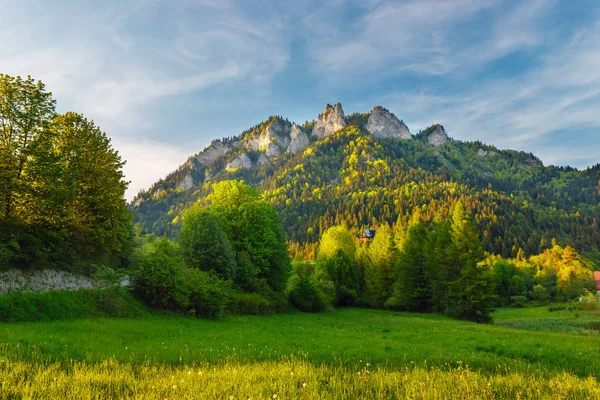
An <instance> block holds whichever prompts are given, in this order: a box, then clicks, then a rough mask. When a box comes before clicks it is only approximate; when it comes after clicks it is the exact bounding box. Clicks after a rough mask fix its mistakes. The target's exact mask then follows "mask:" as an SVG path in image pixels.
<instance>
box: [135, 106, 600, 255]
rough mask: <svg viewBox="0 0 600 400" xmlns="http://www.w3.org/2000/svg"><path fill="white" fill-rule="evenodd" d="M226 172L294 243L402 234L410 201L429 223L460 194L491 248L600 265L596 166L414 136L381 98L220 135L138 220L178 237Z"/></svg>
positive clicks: (599, 170)
mask: <svg viewBox="0 0 600 400" xmlns="http://www.w3.org/2000/svg"><path fill="white" fill-rule="evenodd" d="M224 179H242V180H244V181H245V182H246V183H248V184H250V185H253V186H255V187H257V188H258V189H259V190H261V191H262V192H263V194H264V196H265V198H266V199H267V200H268V201H270V202H271V203H272V204H273V205H274V206H275V207H276V209H277V211H278V212H279V215H280V217H281V220H282V222H283V224H284V228H285V230H286V234H287V237H288V240H290V242H291V243H292V248H293V249H294V251H296V250H298V249H300V250H302V249H303V248H305V246H306V245H307V244H310V243H314V242H316V241H318V239H319V237H320V235H321V233H322V232H324V230H325V229H327V228H328V227H329V226H332V225H336V224H341V223H345V224H346V225H348V226H349V227H350V228H352V229H353V230H354V231H355V232H356V233H357V234H358V232H359V231H360V229H364V228H370V227H376V226H378V225H379V224H381V223H384V222H387V223H389V224H390V225H394V228H395V229H396V230H397V231H398V232H402V231H403V229H404V228H405V227H406V225H407V223H408V221H409V220H410V215H411V214H412V212H413V210H414V209H415V208H416V207H419V208H420V209H421V213H422V215H423V218H424V220H425V221H426V222H431V221H433V220H435V219H436V218H440V217H445V216H447V215H448V213H449V212H450V210H451V209H452V207H453V205H454V204H455V203H456V201H458V200H459V199H462V200H463V202H464V203H465V205H466V207H467V208H468V209H469V210H470V211H471V212H472V213H473V214H474V217H475V221H476V223H477V225H478V228H479V230H480V234H481V237H482V239H483V241H484V246H485V249H486V250H487V251H489V252H491V253H496V254H502V255H503V256H512V257H514V256H516V255H517V253H518V252H519V249H523V250H524V252H525V254H526V255H529V254H537V253H539V252H540V251H542V250H543V249H545V248H548V247H550V246H551V245H552V243H553V241H556V242H558V243H560V244H563V245H571V246H573V247H575V248H576V249H577V250H579V251H580V252H583V253H584V254H585V255H586V256H587V257H588V258H590V259H592V260H594V261H595V262H597V263H598V262H600V249H599V247H600V225H599V220H600V218H599V217H600V206H599V205H600V166H599V165H596V166H594V167H592V168H588V169H586V170H581V171H580V170H577V169H574V168H570V167H555V166H544V165H543V163H542V162H541V161H540V160H539V159H538V158H536V157H535V156H534V155H533V154H531V153H524V152H518V151H513V150H500V149H497V148H495V147H494V146H490V145H486V144H484V143H482V142H479V141H476V142H462V141H459V140H454V139H452V138H451V137H449V136H448V134H447V132H446V130H445V129H444V127H443V126H441V125H433V126H431V127H429V128H427V129H425V130H423V131H420V132H418V133H417V134H415V135H412V134H411V133H410V130H409V129H408V127H407V126H406V124H404V122H403V121H402V120H400V119H398V118H397V117H396V116H395V115H394V114H393V113H391V112H389V111H388V110H386V109H385V108H383V107H380V106H376V107H375V108H373V110H371V111H370V112H369V113H354V114H350V115H348V116H346V115H345V114H344V111H343V108H342V105H341V104H339V103H337V104H335V105H333V106H331V105H329V104H328V105H327V106H326V107H325V110H324V111H323V113H322V114H320V115H319V116H318V118H317V119H316V120H314V121H311V122H307V123H305V124H303V125H298V124H296V123H292V122H290V121H288V120H286V119H283V118H281V117H278V116H273V117H270V118H269V119H267V120H265V121H264V122H262V123H261V124H259V125H256V126H254V127H253V128H251V129H248V130H247V131H245V132H242V133H241V134H239V135H237V136H235V137H232V138H224V139H221V140H215V141H213V142H212V143H211V144H210V146H208V147H207V148H206V149H204V150H203V151H201V152H200V153H198V154H196V155H194V156H192V157H190V158H189V159H188V160H187V162H185V163H184V164H183V165H181V166H180V167H179V168H178V169H177V170H176V171H174V172H173V173H171V174H169V175H168V176H167V177H166V178H165V179H161V180H159V181H158V182H156V183H155V184H154V185H152V187H151V188H150V189H149V190H147V191H145V192H141V193H139V194H138V196H137V197H136V198H135V199H134V201H133V202H132V203H131V205H130V209H131V210H132V211H133V212H134V214H135V216H134V222H135V223H137V224H139V225H140V227H141V228H142V229H143V230H145V231H148V232H154V233H156V234H158V235H163V234H167V235H169V236H176V235H177V231H178V230H179V227H180V221H181V219H180V215H181V214H182V212H183V211H185V209H187V208H189V207H190V206H191V205H192V204H195V203H197V202H200V203H202V202H203V199H204V197H205V196H206V194H207V193H208V192H209V191H210V184H211V183H212V182H216V181H220V180H224Z"/></svg>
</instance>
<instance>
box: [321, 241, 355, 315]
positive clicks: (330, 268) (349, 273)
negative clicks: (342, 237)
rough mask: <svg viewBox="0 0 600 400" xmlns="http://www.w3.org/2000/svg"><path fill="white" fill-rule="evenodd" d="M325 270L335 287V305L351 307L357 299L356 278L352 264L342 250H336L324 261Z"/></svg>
mask: <svg viewBox="0 0 600 400" xmlns="http://www.w3.org/2000/svg"><path fill="white" fill-rule="evenodd" d="M325 269H326V270H327V273H328V275H329V277H330V278H331V280H332V281H333V284H334V285H335V294H336V296H335V297H336V305H339V306H351V305H354V304H356V301H357V299H358V277H357V276H356V270H355V268H354V263H353V262H352V261H350V258H348V256H347V255H346V253H345V252H344V250H342V249H341V248H340V249H337V251H336V252H335V254H334V255H333V257H331V258H330V259H328V260H327V261H325Z"/></svg>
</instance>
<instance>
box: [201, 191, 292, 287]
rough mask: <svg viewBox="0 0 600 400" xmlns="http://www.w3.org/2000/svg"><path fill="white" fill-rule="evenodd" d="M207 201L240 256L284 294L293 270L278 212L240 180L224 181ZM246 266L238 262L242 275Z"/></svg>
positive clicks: (267, 282) (268, 282)
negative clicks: (243, 255) (246, 258)
mask: <svg viewBox="0 0 600 400" xmlns="http://www.w3.org/2000/svg"><path fill="white" fill-rule="evenodd" d="M207 200H208V201H209V202H210V205H209V206H208V208H207V210H208V212H210V213H211V214H213V215H215V216H216V217H217V218H218V219H219V221H220V223H221V225H222V226H223V227H224V228H225V231H226V232H227V236H228V237H229V240H230V242H231V244H232V246H233V248H234V249H235V251H236V252H237V253H238V254H240V253H244V254H246V255H247V256H248V259H249V261H250V264H251V265H252V267H250V265H248V264H246V267H247V268H249V269H252V270H254V268H256V271H257V275H256V278H257V279H264V281H265V282H266V284H267V285H268V286H269V287H270V288H271V289H273V290H274V291H275V292H283V291H284V290H285V286H286V283H287V279H288V275H289V271H290V265H291V261H290V257H289V252H288V249H287V243H286V240H285V237H284V234H283V229H282V227H281V222H280V221H279V217H278V215H277V212H276V211H275V210H274V209H273V207H272V206H271V205H269V204H268V203H267V202H265V201H264V200H262V199H261V198H260V196H259V194H258V192H257V191H256V190H255V189H253V188H251V187H250V186H248V185H246V184H244V183H243V182H238V181H223V182H219V183H215V184H214V185H213V193H211V194H210V195H209V196H208V198H207ZM243 266H244V264H242V263H239V262H238V272H240V273H241V274H242V275H244V274H245V273H246V272H243V271H240V269H241V268H242V267H243Z"/></svg>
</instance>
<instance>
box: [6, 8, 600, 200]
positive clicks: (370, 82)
mask: <svg viewBox="0 0 600 400" xmlns="http://www.w3.org/2000/svg"><path fill="white" fill-rule="evenodd" d="M0 43H2V50H1V51H0V72H1V73H7V74H10V75H22V76H25V75H28V74H29V75H32V76H33V77H34V78H36V79H40V80H42V81H43V82H44V83H45V84H46V86H47V88H48V90H49V91H51V92H52V93H53V95H54V98H55V99H56V100H57V102H58V110H59V111H61V112H64V111H68V110H72V111H78V112H82V113H84V114H85V115H86V116H87V117H88V118H90V119H93V120H95V121H96V123H97V124H98V125H99V126H100V127H101V128H102V129H103V130H104V131H106V132H107V134H108V135H109V136H110V137H111V138H112V140H113V145H114V147H115V148H116V149H117V150H118V151H119V152H120V153H121V155H122V156H123V157H124V158H125V159H126V160H127V161H128V163H127V166H126V170H125V172H126V174H127V178H128V179H129V180H130V181H131V184H130V189H129V192H128V198H129V199H131V198H132V197H133V196H134V195H135V194H136V193H137V192H138V191H139V190H140V189H143V188H147V187H149V186H150V185H151V184H152V183H153V182H154V181H156V180H157V179H158V178H161V177H164V176H165V175H166V174H167V173H168V172H170V171H172V170H173V169H175V168H176V167H177V166H178V165H180V164H182V163H183V162H184V161H185V160H186V158H187V157H188V156H189V155H191V154H194V153H196V152H198V151H200V150H202V149H203V148H204V147H205V146H206V145H208V144H209V143H210V141H211V139H213V138H220V137H223V136H233V135H235V134H237V133H239V132H241V131H242V130H244V129H246V128H248V127H250V126H252V125H255V124H257V123H259V122H260V121H262V120H264V119H265V118H267V117H268V116H269V115H274V114H275V115H282V116H284V117H287V118H289V119H290V120H293V121H297V122H300V123H302V122H304V121H306V120H312V119H314V118H315V117H316V116H317V115H318V113H319V112H321V111H322V110H323V107H324V105H325V104H326V103H328V102H329V103H332V104H333V103H334V102H337V101H339V102H341V103H342V105H343V106H344V110H345V112H346V113H350V112H353V111H361V112H364V111H368V110H370V109H371V108H372V107H373V106H374V105H376V104H380V105H383V106H385V107H386V108H388V109H390V110H391V111H392V112H394V113H395V114H396V115H397V116H398V117H400V118H402V119H404V121H405V122H406V123H407V125H408V126H409V128H410V129H411V131H412V132H413V133H416V132H418V131H419V129H423V128H425V127H427V126H429V125H431V124H432V123H442V124H443V125H444V126H445V127H446V129H447V131H448V132H449V133H450V135H451V136H453V137H454V138H456V139H461V140H474V139H480V140H482V141H484V142H486V143H490V144H494V145H496V146H498V147H500V148H513V149H519V150H525V151H528V152H533V153H535V154H536V155H538V156H539V157H540V158H541V159H542V160H543V161H544V163H545V164H555V165H572V166H576V167H579V168H585V167H587V166H590V165H593V164H596V163H598V162H600V2H598V1H597V0H526V1H515V0H406V1H384V0H370V1H369V0H363V1H358V0H331V1H324V0H315V1H312V0H295V1H284V0H243V1H228V0H170V1H167V0H120V1H112V0H108V1H95V0H94V1H91V0H90V1H87V0H19V1H15V0H0Z"/></svg>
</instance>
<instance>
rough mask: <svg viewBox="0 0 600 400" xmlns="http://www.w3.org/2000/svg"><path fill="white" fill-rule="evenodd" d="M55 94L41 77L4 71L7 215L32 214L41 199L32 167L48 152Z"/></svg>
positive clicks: (2, 169) (1, 134)
mask: <svg viewBox="0 0 600 400" xmlns="http://www.w3.org/2000/svg"><path fill="white" fill-rule="evenodd" d="M54 110H55V101H54V100H53V99H52V94H51V93H49V92H46V88H45V86H44V84H43V83H42V82H41V81H37V82H36V81H35V80H34V79H33V78H31V77H27V79H25V80H23V79H21V78H20V77H16V78H14V77H11V76H9V75H2V74H0V196H1V200H0V211H1V214H2V216H3V217H4V219H9V218H12V217H16V218H20V219H26V218H27V217H29V214H28V206H30V205H31V204H32V202H35V200H36V199H39V198H40V196H37V194H38V193H37V191H36V189H37V188H40V187H43V184H44V183H49V182H36V178H37V177H36V176H35V174H31V173H29V168H30V167H31V166H35V165H36V163H37V162H38V161H41V160H45V159H46V158H47V156H48V153H49V152H48V150H49V149H48V143H49V141H48V140H47V136H48V135H49V134H50V133H49V130H48V128H49V126H50V123H51V120H52V118H53V117H54V113H55V111H54Z"/></svg>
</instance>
